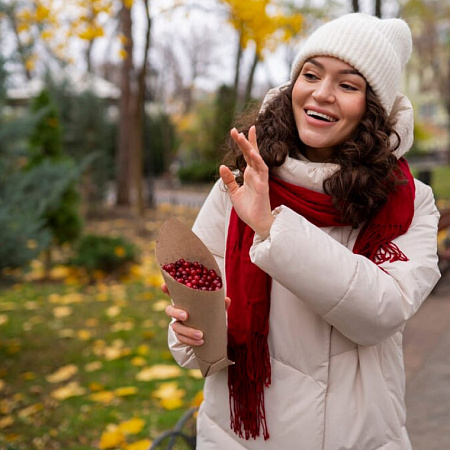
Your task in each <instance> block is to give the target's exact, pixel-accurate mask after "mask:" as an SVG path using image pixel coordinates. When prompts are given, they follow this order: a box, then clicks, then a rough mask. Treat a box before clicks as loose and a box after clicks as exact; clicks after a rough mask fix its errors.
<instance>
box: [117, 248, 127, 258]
mask: <svg viewBox="0 0 450 450" xmlns="http://www.w3.org/2000/svg"><path fill="white" fill-rule="evenodd" d="M114 254H115V255H116V256H117V257H118V258H121V257H122V256H125V249H124V248H123V247H120V246H118V247H116V248H115V249H114Z"/></svg>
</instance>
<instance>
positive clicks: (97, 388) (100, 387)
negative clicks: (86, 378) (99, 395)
mask: <svg viewBox="0 0 450 450" xmlns="http://www.w3.org/2000/svg"><path fill="white" fill-rule="evenodd" d="M89 389H90V390H91V391H92V392H99V391H103V390H105V386H103V384H101V383H97V382H96V381H93V382H92V383H89Z"/></svg>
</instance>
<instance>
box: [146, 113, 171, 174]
mask: <svg viewBox="0 0 450 450" xmlns="http://www.w3.org/2000/svg"><path fill="white" fill-rule="evenodd" d="M177 144H178V142H177V134H176V128H175V124H174V123H173V121H172V118H171V117H170V116H169V115H168V114H167V113H165V112H163V111H158V112H155V113H151V114H146V115H145V122H144V149H145V150H144V152H145V153H144V159H145V174H146V175H150V176H152V175H161V174H162V173H164V172H165V171H166V170H167V168H168V167H169V165H170V163H171V162H172V159H173V158H174V156H175V152H176V146H177Z"/></svg>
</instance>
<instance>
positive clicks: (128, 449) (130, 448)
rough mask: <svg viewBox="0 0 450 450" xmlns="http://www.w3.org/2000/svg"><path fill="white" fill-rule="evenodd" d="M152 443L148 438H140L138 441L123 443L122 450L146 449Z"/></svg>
mask: <svg viewBox="0 0 450 450" xmlns="http://www.w3.org/2000/svg"><path fill="white" fill-rule="evenodd" d="M151 445H152V441H151V440H150V439H141V440H140V441H136V442H132V443H131V444H125V445H124V446H123V449H124V450H148V449H149V448H150V446H151Z"/></svg>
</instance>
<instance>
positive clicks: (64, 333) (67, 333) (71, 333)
mask: <svg viewBox="0 0 450 450" xmlns="http://www.w3.org/2000/svg"><path fill="white" fill-rule="evenodd" d="M58 334H59V337H61V338H73V337H75V330H71V329H70V328H64V329H62V330H59V332H58Z"/></svg>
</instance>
